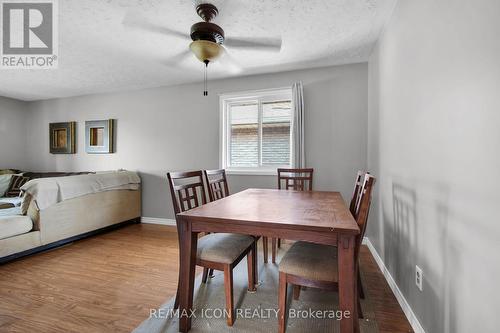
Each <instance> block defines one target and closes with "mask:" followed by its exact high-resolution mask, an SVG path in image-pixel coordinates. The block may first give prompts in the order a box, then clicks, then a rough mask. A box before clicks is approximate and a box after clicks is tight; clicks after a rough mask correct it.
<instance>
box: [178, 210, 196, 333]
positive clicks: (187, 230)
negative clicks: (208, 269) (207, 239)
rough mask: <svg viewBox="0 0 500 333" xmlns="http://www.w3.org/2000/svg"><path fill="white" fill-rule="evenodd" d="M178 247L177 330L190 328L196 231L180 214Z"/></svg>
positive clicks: (185, 330) (184, 330)
mask: <svg viewBox="0 0 500 333" xmlns="http://www.w3.org/2000/svg"><path fill="white" fill-rule="evenodd" d="M177 218H178V219H179V222H180V228H179V232H180V235H179V241H180V244H179V249H180V261H181V263H180V273H179V274H180V281H179V315H180V320H179V332H184V333H185V332H188V331H189V330H190V329H191V316H190V314H191V309H192V308H193V292H194V277H195V268H196V249H197V243H198V233H195V232H192V227H191V222H190V221H189V220H187V219H184V218H182V217H180V216H178V217H177Z"/></svg>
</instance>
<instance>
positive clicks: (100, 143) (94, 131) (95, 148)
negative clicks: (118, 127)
mask: <svg viewBox="0 0 500 333" xmlns="http://www.w3.org/2000/svg"><path fill="white" fill-rule="evenodd" d="M114 137H115V120H114V119H108V120H92V121H86V122H85V151H86V152H87V153H89V154H110V153H114V152H115V142H114Z"/></svg>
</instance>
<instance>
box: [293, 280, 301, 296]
mask: <svg viewBox="0 0 500 333" xmlns="http://www.w3.org/2000/svg"><path fill="white" fill-rule="evenodd" d="M299 296H300V286H299V285H298V284H294V285H293V299H294V300H298V299H299Z"/></svg>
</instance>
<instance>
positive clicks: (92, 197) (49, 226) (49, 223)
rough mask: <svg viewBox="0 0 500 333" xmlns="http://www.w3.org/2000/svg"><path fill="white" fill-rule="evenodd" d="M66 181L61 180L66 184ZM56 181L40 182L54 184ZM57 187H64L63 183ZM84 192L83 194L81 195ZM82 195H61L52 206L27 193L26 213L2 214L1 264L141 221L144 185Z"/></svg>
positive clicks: (0, 234) (84, 178)
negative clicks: (65, 198) (117, 226)
mask: <svg viewBox="0 0 500 333" xmlns="http://www.w3.org/2000/svg"><path fill="white" fill-rule="evenodd" d="M71 177H80V179H79V180H80V181H81V182H83V183H85V181H87V178H86V177H88V178H89V179H91V177H92V176H91V175H88V176H71ZM62 178H66V177H62ZM62 178H60V181H61V182H64V179H62ZM54 179H55V178H52V179H49V178H47V180H38V181H39V182H42V183H43V182H48V181H51V180H52V181H53V182H54ZM139 182H140V181H139ZM27 184H29V183H27ZM92 185H94V184H92ZM57 186H58V187H61V188H64V186H60V185H59V184H57ZM65 186H66V187H67V186H70V185H68V184H66V185H65ZM89 188H95V186H89ZM80 192H81V194H83V195H78V193H80ZM80 192H78V191H76V192H75V193H73V194H72V196H75V197H72V198H70V199H67V200H64V199H61V195H60V194H58V195H57V198H58V200H57V201H58V202H56V203H52V202H51V203H50V204H48V203H47V201H45V202H43V201H42V200H38V201H37V200H34V199H33V198H26V196H28V195H29V194H28V193H26V194H25V198H23V205H24V207H23V208H22V211H24V212H23V213H21V214H16V215H10V216H9V215H6V214H3V215H0V262H5V261H9V260H12V259H14V258H17V257H19V256H22V255H26V254H30V253H33V252H37V251H40V250H44V249H48V248H51V247H54V246H58V245H62V244H64V243H67V242H71V241H73V240H75V239H78V238H82V237H85V236H88V235H90V234H93V233H96V232H97V231H102V230H105V229H109V228H111V227H114V226H116V225H117V224H121V223H128V222H139V221H140V216H141V190H140V183H139V184H134V186H128V187H127V186H118V187H115V188H112V187H110V188H108V189H106V188H104V189H102V190H101V191H96V192H95V193H87V194H84V193H85V191H80ZM63 197H64V195H63ZM30 199H31V200H30ZM41 203H43V206H42V207H40V204H41ZM9 210H10V209H9ZM4 211H5V210H4Z"/></svg>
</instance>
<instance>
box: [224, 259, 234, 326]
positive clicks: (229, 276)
mask: <svg viewBox="0 0 500 333" xmlns="http://www.w3.org/2000/svg"><path fill="white" fill-rule="evenodd" d="M224 288H225V294H226V312H227V325H228V326H233V323H234V308H233V270H232V268H231V266H229V265H225V266H224Z"/></svg>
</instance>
